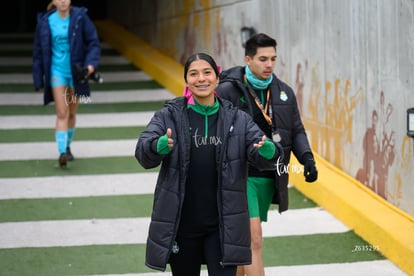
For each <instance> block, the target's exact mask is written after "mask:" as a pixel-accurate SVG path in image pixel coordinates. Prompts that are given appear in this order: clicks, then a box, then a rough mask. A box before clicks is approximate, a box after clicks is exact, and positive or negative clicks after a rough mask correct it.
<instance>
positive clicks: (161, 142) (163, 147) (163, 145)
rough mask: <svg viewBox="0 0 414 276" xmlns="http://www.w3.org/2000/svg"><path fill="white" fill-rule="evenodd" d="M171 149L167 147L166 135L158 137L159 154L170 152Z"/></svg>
mask: <svg viewBox="0 0 414 276" xmlns="http://www.w3.org/2000/svg"><path fill="white" fill-rule="evenodd" d="M170 151H171V149H170V148H169V147H168V135H167V134H164V135H163V136H161V137H160V138H159V139H158V142H157V152H158V153H159V154H163V155H165V154H168V153H170Z"/></svg>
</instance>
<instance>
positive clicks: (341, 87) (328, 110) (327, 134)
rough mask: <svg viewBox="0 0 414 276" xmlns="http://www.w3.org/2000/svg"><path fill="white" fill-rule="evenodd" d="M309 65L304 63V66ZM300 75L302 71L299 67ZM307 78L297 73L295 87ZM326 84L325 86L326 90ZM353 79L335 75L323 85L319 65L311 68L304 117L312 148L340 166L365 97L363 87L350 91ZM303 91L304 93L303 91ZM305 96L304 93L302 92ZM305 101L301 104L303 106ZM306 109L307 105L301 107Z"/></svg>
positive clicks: (350, 141) (301, 87)
mask: <svg viewBox="0 0 414 276" xmlns="http://www.w3.org/2000/svg"><path fill="white" fill-rule="evenodd" d="M306 67H307V63H306V62H305V66H304V68H306ZM296 72H297V74H300V73H301V72H302V70H297V71H296ZM301 79H302V80H303V79H304V78H302V77H300V76H296V80H297V81H296V89H297V88H299V89H300V91H302V90H303V87H304V83H303V81H300V80H301ZM323 87H324V89H323ZM350 90H351V82H350V80H345V81H343V80H341V79H340V78H336V79H335V81H334V82H333V83H332V82H331V81H326V82H325V84H322V82H321V81H320V76H319V68H318V65H316V66H315V67H313V68H312V69H311V85H310V93H309V99H308V103H307V109H308V110H307V112H306V113H307V114H308V116H307V117H305V116H304V117H303V121H304V123H305V125H306V129H307V131H308V134H309V136H310V138H311V139H310V140H311V143H312V148H313V150H315V151H317V152H318V153H320V154H321V155H322V156H324V157H325V158H326V159H327V160H328V161H330V162H331V163H333V164H334V165H336V166H337V167H339V168H343V167H344V161H345V160H344V158H343V151H342V150H341V149H342V148H343V145H344V144H351V143H352V137H353V133H352V130H353V122H354V113H355V108H356V107H357V105H358V104H361V103H362V102H363V100H364V96H363V91H362V89H361V88H358V89H356V91H354V92H351V91H350ZM300 93H302V92H300ZM300 97H301V98H302V97H303V95H301V94H300ZM302 101H303V100H300V101H298V105H303V103H302ZM299 108H300V109H301V110H303V108H304V106H300V107H299Z"/></svg>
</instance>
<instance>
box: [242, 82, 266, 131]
mask: <svg viewBox="0 0 414 276" xmlns="http://www.w3.org/2000/svg"><path fill="white" fill-rule="evenodd" d="M244 81H245V82H246V85H247V90H249V93H250V95H252V97H253V99H254V101H255V103H256V105H257V107H258V108H259V109H260V110H261V111H262V114H263V117H264V118H265V119H266V121H267V123H268V124H269V126H272V113H273V112H272V105H271V104H270V88H268V89H267V93H266V104H265V106H264V107H263V104H262V103H261V102H260V100H259V98H258V97H257V95H256V93H254V91H253V89H252V88H251V87H250V85H249V83H248V82H247V79H246V76H244ZM267 111H269V115H267Z"/></svg>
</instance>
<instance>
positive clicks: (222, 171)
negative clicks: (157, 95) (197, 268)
mask: <svg viewBox="0 0 414 276" xmlns="http://www.w3.org/2000/svg"><path fill="white" fill-rule="evenodd" d="M219 102H220V109H219V112H218V116H219V119H218V126H217V135H218V137H222V139H223V140H222V141H223V142H222V144H221V145H219V146H217V153H216V156H217V158H216V160H215V161H216V164H217V171H218V176H219V177H218V180H217V181H218V191H219V192H218V193H217V202H218V208H219V227H220V242H221V250H222V265H243V264H250V263H251V252H250V231H249V230H250V228H249V227H250V226H249V214H248V209H247V196H246V186H247V185H246V183H247V168H248V162H251V163H252V164H255V166H257V167H258V168H259V169H266V170H274V169H275V164H276V160H277V157H278V153H279V152H281V151H282V150H281V148H280V146H279V145H277V146H278V148H277V149H278V150H277V151H276V154H275V156H274V158H273V159H271V160H267V159H265V158H263V157H261V156H260V155H259V154H258V150H257V149H255V148H254V147H253V144H254V143H257V142H259V141H260V140H261V137H262V136H263V132H262V131H261V130H260V129H259V127H258V126H257V125H256V124H255V123H254V122H253V120H252V119H251V118H250V116H249V115H248V114H246V113H244V112H242V111H240V110H238V109H236V108H234V107H233V106H232V104H231V103H230V102H229V101H225V100H219ZM167 128H171V130H172V138H173V139H174V147H173V149H172V151H171V152H170V153H169V154H167V155H159V154H158V153H157V149H156V148H157V140H158V138H159V137H160V136H162V135H164V134H165V133H166V131H167ZM190 145H191V141H190V134H189V121H188V116H187V99H186V98H184V97H180V98H176V99H173V100H171V101H169V102H167V103H166V105H165V106H164V108H162V109H161V110H160V111H157V112H156V113H155V114H154V116H153V118H152V119H151V121H150V123H149V124H148V126H147V128H146V130H145V131H144V132H142V134H141V136H140V138H139V140H138V143H137V147H136V150H135V157H136V158H137V160H138V161H139V163H140V164H141V165H142V166H143V167H144V168H147V169H149V168H154V167H157V166H158V165H160V164H161V168H160V172H159V176H158V180H157V185H156V188H155V193H154V205H153V212H152V216H151V223H150V227H149V235H148V239H147V249H146V261H145V264H146V265H147V266H148V267H150V268H153V269H158V270H162V271H164V270H165V268H166V265H167V263H168V260H169V257H170V254H171V248H172V245H173V242H174V240H175V237H176V234H177V229H178V225H179V221H180V215H181V208H182V204H183V199H184V193H185V191H184V190H185V183H186V178H187V174H188V167H189V160H190V156H189V155H190Z"/></svg>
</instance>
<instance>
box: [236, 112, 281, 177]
mask: <svg viewBox="0 0 414 276" xmlns="http://www.w3.org/2000/svg"><path fill="white" fill-rule="evenodd" d="M238 116H240V117H244V120H245V121H246V124H245V125H246V137H245V138H246V139H245V140H246V148H247V151H248V154H247V156H248V161H249V163H250V164H251V165H253V166H255V167H256V168H257V169H258V170H276V164H277V159H278V158H279V156H281V154H283V150H282V147H281V146H280V145H278V144H277V143H275V148H276V149H275V154H274V156H273V158H272V159H266V158H264V157H263V156H261V155H260V154H259V151H258V149H257V148H255V147H254V146H253V145H254V144H257V143H258V142H260V141H261V140H262V137H263V135H265V134H264V133H263V131H262V130H261V129H260V128H259V127H258V126H257V124H256V123H255V122H254V121H253V120H252V119H251V117H250V116H249V115H248V114H247V113H245V112H242V111H239V114H238ZM272 142H273V141H272ZM273 143H274V142H273Z"/></svg>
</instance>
